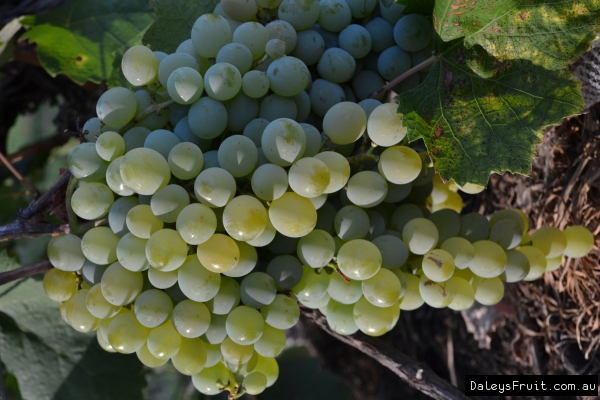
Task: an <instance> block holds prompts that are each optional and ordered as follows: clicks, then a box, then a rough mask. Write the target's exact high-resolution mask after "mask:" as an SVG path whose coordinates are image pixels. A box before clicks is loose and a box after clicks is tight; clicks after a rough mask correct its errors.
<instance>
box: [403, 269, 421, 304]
mask: <svg viewBox="0 0 600 400" xmlns="http://www.w3.org/2000/svg"><path fill="white" fill-rule="evenodd" d="M404 277H405V278H406V292H405V293H404V296H402V299H401V301H400V309H401V310H406V311H412V310H416V309H417V308H419V307H421V306H422V305H423V303H424V300H423V297H422V296H421V291H420V289H419V286H420V280H419V277H418V276H416V275H412V274H404Z"/></svg>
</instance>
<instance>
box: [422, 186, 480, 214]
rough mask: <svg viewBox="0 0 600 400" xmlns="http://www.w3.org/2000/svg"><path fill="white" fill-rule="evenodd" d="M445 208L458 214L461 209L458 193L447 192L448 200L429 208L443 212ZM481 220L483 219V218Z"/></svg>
mask: <svg viewBox="0 0 600 400" xmlns="http://www.w3.org/2000/svg"><path fill="white" fill-rule="evenodd" d="M445 208H449V209H451V210H454V211H456V212H457V213H460V212H461V211H462V208H463V200H462V197H460V195H459V194H458V193H455V192H448V198H447V199H446V200H445V201H444V202H442V203H440V204H433V205H432V206H431V211H437V210H443V209H445ZM483 218H484V219H485V217H483Z"/></svg>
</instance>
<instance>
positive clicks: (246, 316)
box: [223, 306, 265, 364]
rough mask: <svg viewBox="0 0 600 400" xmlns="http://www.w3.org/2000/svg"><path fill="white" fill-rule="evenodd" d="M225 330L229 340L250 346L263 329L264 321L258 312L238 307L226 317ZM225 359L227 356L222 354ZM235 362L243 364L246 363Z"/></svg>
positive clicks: (257, 338) (245, 307)
mask: <svg viewBox="0 0 600 400" xmlns="http://www.w3.org/2000/svg"><path fill="white" fill-rule="evenodd" d="M225 329H226V331H227V335H229V339H230V340H232V341H233V342H235V343H237V344H239V345H244V346H247V345H251V344H253V343H256V342H257V341H258V340H259V339H260V337H261V336H262V334H263V331H264V329H265V320H264V318H263V316H262V315H260V312H258V311H257V310H255V309H254V308H250V307H248V306H239V307H236V308H234V309H233V311H231V312H230V313H229V315H228V316H227V320H226V322H225ZM223 356H224V357H225V358H226V359H227V358H228V356H227V355H225V353H223ZM233 362H237V363H238V364H243V363H245V362H247V360H246V361H243V362H238V361H233Z"/></svg>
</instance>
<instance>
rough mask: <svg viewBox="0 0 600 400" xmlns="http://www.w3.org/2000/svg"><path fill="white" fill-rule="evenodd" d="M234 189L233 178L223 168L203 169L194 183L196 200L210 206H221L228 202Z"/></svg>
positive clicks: (235, 187)
mask: <svg viewBox="0 0 600 400" xmlns="http://www.w3.org/2000/svg"><path fill="white" fill-rule="evenodd" d="M236 189H237V186H236V183H235V179H234V178H233V176H232V175H231V174H230V173H229V172H228V171H226V170H224V169H223V168H208V169H205V170H204V171H202V172H201V173H200V175H198V177H197V178H196V181H195V183H194V192H195V193H196V197H197V198H198V200H199V201H200V202H201V203H202V204H204V205H206V206H208V207H211V208H217V207H223V206H225V205H226V204H227V203H229V201H230V200H231V199H233V196H234V195H235V192H236Z"/></svg>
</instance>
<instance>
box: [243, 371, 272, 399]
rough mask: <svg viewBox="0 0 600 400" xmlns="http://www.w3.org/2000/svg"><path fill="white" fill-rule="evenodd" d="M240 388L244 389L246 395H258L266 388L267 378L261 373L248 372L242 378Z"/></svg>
mask: <svg viewBox="0 0 600 400" xmlns="http://www.w3.org/2000/svg"><path fill="white" fill-rule="evenodd" d="M242 387H243V388H244V389H246V393H248V394H252V395H256V394H260V393H262V392H263V391H264V390H265V389H266V387H267V377H266V376H265V375H264V374H263V373H262V372H258V371H253V372H250V373H249V374H248V375H246V376H245V377H244V380H243V381H242Z"/></svg>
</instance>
